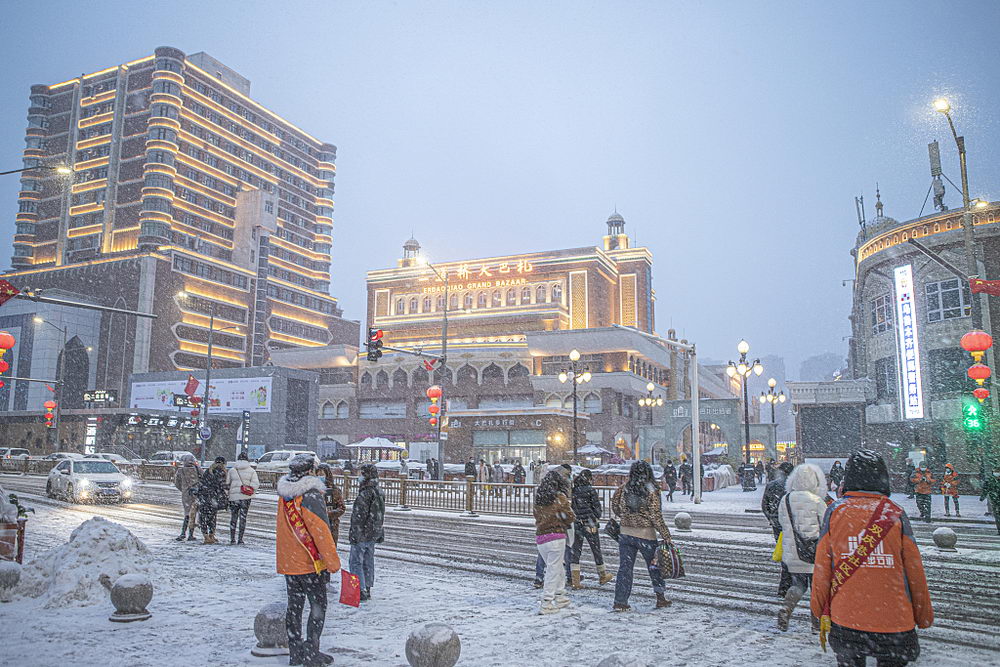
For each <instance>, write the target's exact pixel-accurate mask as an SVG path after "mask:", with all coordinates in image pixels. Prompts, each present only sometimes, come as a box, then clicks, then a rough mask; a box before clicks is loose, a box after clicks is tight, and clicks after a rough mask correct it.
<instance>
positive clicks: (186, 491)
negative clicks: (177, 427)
mask: <svg viewBox="0 0 1000 667" xmlns="http://www.w3.org/2000/svg"><path fill="white" fill-rule="evenodd" d="M180 463H181V464H180V465H179V466H178V467H177V472H175V473H174V486H175V487H176V488H177V490H178V491H180V492H181V506H182V507H183V508H184V523H182V524H181V534H180V535H178V536H177V537H175V538H174V540H176V541H177V542H183V541H184V533H187V541H188V542H194V541H195V536H194V528H195V526H196V525H197V523H198V499H197V497H196V496H195V494H194V491H195V490H197V486H198V482H199V480H201V468H199V467H198V461H197V460H196V459H195V458H194V454H190V453H188V454H183V455H182V456H181V461H180Z"/></svg>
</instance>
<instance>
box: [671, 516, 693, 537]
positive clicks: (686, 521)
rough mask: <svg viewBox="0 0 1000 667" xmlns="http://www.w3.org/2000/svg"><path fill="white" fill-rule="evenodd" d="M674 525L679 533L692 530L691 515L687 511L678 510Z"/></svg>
mask: <svg viewBox="0 0 1000 667" xmlns="http://www.w3.org/2000/svg"><path fill="white" fill-rule="evenodd" d="M674 525H675V526H676V527H677V532H678V533H690V532H691V515H690V514H688V513H687V512H678V513H677V514H675V515H674Z"/></svg>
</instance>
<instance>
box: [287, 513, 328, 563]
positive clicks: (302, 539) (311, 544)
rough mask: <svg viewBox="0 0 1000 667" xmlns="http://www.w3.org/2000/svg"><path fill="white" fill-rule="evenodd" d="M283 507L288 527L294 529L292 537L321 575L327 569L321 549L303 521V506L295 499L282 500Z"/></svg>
mask: <svg viewBox="0 0 1000 667" xmlns="http://www.w3.org/2000/svg"><path fill="white" fill-rule="evenodd" d="M281 507H282V508H283V509H284V511H285V519H286V520H287V521H288V525H289V526H291V528H292V535H294V536H295V539H296V540H298V541H299V544H301V545H302V548H303V549H305V550H306V551H307V552H308V553H309V557H310V558H312V562H313V567H314V568H315V569H316V574H319V573H320V572H322V571H323V570H325V569H326V565H324V564H323V559H322V558H320V555H319V549H317V548H316V542H315V541H314V540H313V537H312V535H310V534H309V530H308V529H307V528H306V523H305V521H304V520H303V519H302V506H301V505H300V504H299V502H298V501H296V499H295V498H292V499H290V500H286V499H284V498H282V499H281Z"/></svg>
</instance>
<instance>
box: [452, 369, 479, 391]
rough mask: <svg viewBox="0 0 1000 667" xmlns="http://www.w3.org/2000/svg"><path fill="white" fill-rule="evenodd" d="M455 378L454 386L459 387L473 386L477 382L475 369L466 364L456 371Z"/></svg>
mask: <svg viewBox="0 0 1000 667" xmlns="http://www.w3.org/2000/svg"><path fill="white" fill-rule="evenodd" d="M455 377H456V380H457V382H456V384H458V385H459V386H461V385H469V384H473V385H474V384H476V383H477V382H478V380H479V378H478V376H477V374H476V369H475V368H473V367H472V366H470V365H468V364H466V365H465V366H462V367H461V368H459V369H458V373H457V375H456V376H455Z"/></svg>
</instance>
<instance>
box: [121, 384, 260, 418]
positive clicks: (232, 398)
mask: <svg viewBox="0 0 1000 667" xmlns="http://www.w3.org/2000/svg"><path fill="white" fill-rule="evenodd" d="M271 379H272V378H269V377H259V378H219V379H215V378H213V379H212V383H211V386H210V388H209V393H208V402H209V407H208V411H209V414H242V413H243V412H244V411H246V412H270V411H271ZM186 384H187V378H181V379H178V380H162V381H159V382H133V383H132V393H131V398H130V402H129V407H130V408H132V409H134V410H175V409H177V408H176V406H175V404H174V395H175V394H183V393H184V387H185V385H186Z"/></svg>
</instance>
